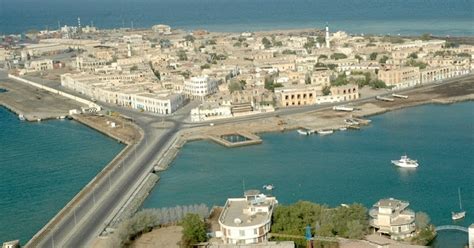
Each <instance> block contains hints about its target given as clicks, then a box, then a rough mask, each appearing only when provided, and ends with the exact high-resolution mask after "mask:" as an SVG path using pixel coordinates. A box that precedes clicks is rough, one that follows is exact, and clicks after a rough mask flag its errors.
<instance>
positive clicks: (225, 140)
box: [208, 132, 262, 147]
mask: <svg viewBox="0 0 474 248" xmlns="http://www.w3.org/2000/svg"><path fill="white" fill-rule="evenodd" d="M208 138H209V139H210V140H212V141H214V142H216V143H217V144H219V145H223V146H225V147H239V146H249V145H256V144H260V143H262V139H261V138H260V137H258V136H257V135H255V134H252V133H246V132H237V133H230V134H223V135H209V136H208Z"/></svg>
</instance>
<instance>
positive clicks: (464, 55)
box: [458, 53, 471, 58]
mask: <svg viewBox="0 0 474 248" xmlns="http://www.w3.org/2000/svg"><path fill="white" fill-rule="evenodd" d="M458 56H459V57H467V58H469V57H471V55H470V54H469V53H458Z"/></svg>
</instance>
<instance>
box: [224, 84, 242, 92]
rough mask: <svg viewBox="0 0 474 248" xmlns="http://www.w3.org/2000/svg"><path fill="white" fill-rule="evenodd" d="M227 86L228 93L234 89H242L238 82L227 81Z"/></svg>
mask: <svg viewBox="0 0 474 248" xmlns="http://www.w3.org/2000/svg"><path fill="white" fill-rule="evenodd" d="M228 88H229V91H230V93H233V92H234V91H241V90H242V89H243V87H242V85H241V84H240V83H239V82H231V83H229V86H228Z"/></svg>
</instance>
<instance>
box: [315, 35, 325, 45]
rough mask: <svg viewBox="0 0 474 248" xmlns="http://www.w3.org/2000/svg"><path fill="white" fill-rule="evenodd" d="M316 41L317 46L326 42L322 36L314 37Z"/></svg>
mask: <svg viewBox="0 0 474 248" xmlns="http://www.w3.org/2000/svg"><path fill="white" fill-rule="evenodd" d="M316 41H317V42H318V43H319V44H324V43H325V42H326V38H325V37H324V36H322V35H320V36H318V37H316Z"/></svg>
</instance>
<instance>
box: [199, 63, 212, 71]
mask: <svg viewBox="0 0 474 248" xmlns="http://www.w3.org/2000/svg"><path fill="white" fill-rule="evenodd" d="M209 68H211V65H210V64H204V65H201V70H203V69H209Z"/></svg>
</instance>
